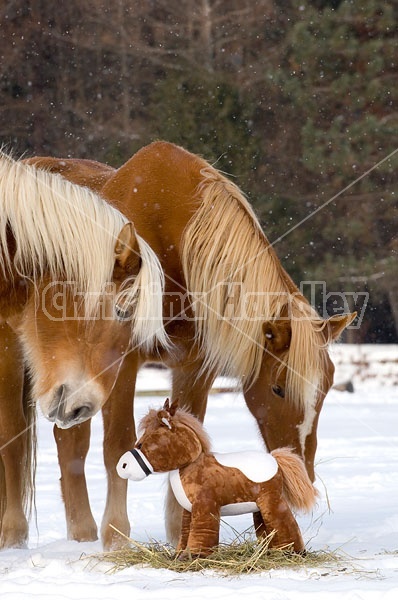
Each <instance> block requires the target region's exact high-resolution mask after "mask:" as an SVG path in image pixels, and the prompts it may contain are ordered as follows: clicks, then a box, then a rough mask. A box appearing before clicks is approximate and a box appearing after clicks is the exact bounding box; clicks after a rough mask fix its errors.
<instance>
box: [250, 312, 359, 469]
mask: <svg viewBox="0 0 398 600" xmlns="http://www.w3.org/2000/svg"><path fill="white" fill-rule="evenodd" d="M355 316H356V314H355V313H354V314H346V315H336V316H333V317H330V318H329V319H326V320H322V319H320V318H319V317H315V318H314V319H312V320H305V319H303V320H302V321H301V322H300V321H296V320H295V319H294V318H288V317H282V318H278V319H273V320H268V321H265V322H264V323H263V325H262V327H263V334H264V353H263V359H262V363H261V367H260V370H259V374H258V377H257V378H256V379H255V381H254V382H253V383H252V384H251V385H250V387H248V389H246V390H244V396H245V400H246V402H247V405H248V407H249V408H250V410H251V412H252V413H253V415H254V416H255V417H256V419H257V422H258V424H259V427H260V430H261V433H262V435H263V437H264V440H265V442H266V445H267V447H268V449H269V450H273V449H275V448H278V447H283V446H290V447H293V448H294V450H295V451H296V452H297V453H298V454H299V455H300V456H302V457H303V460H304V461H305V464H306V468H307V471H308V474H309V475H310V477H311V479H312V480H314V478H315V474H314V457H315V451H316V446H317V437H316V431H317V424H318V419H319V414H320V411H321V408H322V405H323V401H324V398H325V396H326V394H327V392H328V391H329V389H330V387H331V386H332V383H333V375H334V365H333V363H332V361H331V359H330V357H329V353H328V345H329V343H331V342H333V341H334V340H336V339H337V338H338V337H339V336H340V334H341V333H342V331H343V330H344V328H345V327H347V326H348V325H349V324H350V323H351V321H352V320H353V319H354V318H355ZM308 332H310V333H311V335H312V339H311V340H310V342H308V340H307V341H306V339H305V336H306V335H307V333H308ZM310 351H312V358H311V360H312V366H311V367H309V365H308V364H307V363H306V361H309V360H310Z"/></svg>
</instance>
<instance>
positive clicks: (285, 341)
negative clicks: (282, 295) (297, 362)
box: [263, 319, 292, 352]
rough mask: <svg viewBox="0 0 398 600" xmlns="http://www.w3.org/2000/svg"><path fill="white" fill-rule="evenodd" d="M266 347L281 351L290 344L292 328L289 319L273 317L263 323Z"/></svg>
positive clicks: (271, 350)
mask: <svg viewBox="0 0 398 600" xmlns="http://www.w3.org/2000/svg"><path fill="white" fill-rule="evenodd" d="M263 332H264V336H265V347H266V349H267V350H269V351H270V352H281V351H282V350H287V349H288V348H289V346H290V340H291V337H292V330H291V327H290V321H289V319H272V320H270V321H265V323H263Z"/></svg>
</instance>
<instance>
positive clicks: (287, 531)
mask: <svg viewBox="0 0 398 600" xmlns="http://www.w3.org/2000/svg"><path fill="white" fill-rule="evenodd" d="M256 502H257V505H258V507H259V509H260V512H261V516H262V519H263V522H264V529H265V532H266V533H267V534H269V533H271V532H272V531H275V535H274V536H273V538H272V540H271V542H270V548H283V547H286V546H289V545H292V547H293V550H294V551H295V552H302V551H303V550H304V542H303V538H302V536H301V533H300V529H299V526H298V524H297V521H296V519H295V518H294V516H293V513H292V511H291V510H290V507H289V505H288V504H287V502H286V500H285V499H284V498H283V496H282V480H281V477H280V475H278V474H277V475H275V477H274V478H273V479H272V480H271V481H268V482H267V484H266V486H265V488H264V489H263V491H262V493H261V495H260V496H259V497H258V498H257V500H256ZM260 532H261V529H260Z"/></svg>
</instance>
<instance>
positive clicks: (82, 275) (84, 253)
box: [0, 150, 167, 346]
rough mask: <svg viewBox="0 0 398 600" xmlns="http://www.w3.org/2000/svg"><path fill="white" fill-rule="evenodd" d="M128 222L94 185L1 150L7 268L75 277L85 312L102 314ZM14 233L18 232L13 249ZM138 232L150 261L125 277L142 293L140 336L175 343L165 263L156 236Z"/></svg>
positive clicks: (137, 308) (1, 265)
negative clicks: (164, 300) (155, 247)
mask: <svg viewBox="0 0 398 600" xmlns="http://www.w3.org/2000/svg"><path fill="white" fill-rule="evenodd" d="M126 222H127V218H126V217H125V216H124V215H123V214H122V213H121V212H120V211H118V210H117V209H116V208H114V207H113V206H111V205H110V204H108V203H107V202H106V201H105V200H103V199H102V198H101V197H99V196H98V195H97V194H95V193H94V192H92V191H90V190H89V189H87V188H84V187H81V186H79V185H76V184H73V183H71V182H69V181H67V180H66V179H64V178H63V177H62V176H61V175H58V174H55V173H51V172H48V171H46V170H42V169H36V168H35V167H34V166H31V165H28V164H26V163H23V162H20V161H16V160H14V159H13V158H12V157H11V156H9V155H7V154H6V153H4V152H3V151H1V150H0V272H2V274H3V276H4V277H6V278H11V277H12V271H13V268H14V269H15V270H16V271H17V272H18V273H19V274H20V275H21V276H22V277H27V278H29V279H30V280H31V281H32V282H33V283H34V284H37V283H38V282H39V281H40V279H41V278H42V277H43V276H49V277H50V279H51V280H52V281H61V282H73V283H74V285H75V286H76V288H77V291H78V292H79V297H80V298H81V300H82V304H83V306H84V310H85V315H86V316H90V315H92V314H95V313H96V311H97V309H98V305H99V303H100V302H101V296H102V294H103V293H104V292H105V291H106V287H107V284H109V283H110V282H112V276H113V269H114V264H115V250H114V249H115V244H116V240H117V238H118V235H119V233H120V231H121V229H122V228H123V226H124V224H125V223H126ZM9 233H11V234H12V236H13V238H14V239H15V255H14V254H13V255H12V256H11V255H10V251H9V247H8V242H9ZM137 240H138V244H139V247H140V253H141V259H142V268H141V270H140V272H139V274H138V276H137V277H136V278H133V279H130V280H128V281H127V282H125V285H124V288H125V290H126V288H127V289H128V291H129V295H130V296H131V297H132V298H134V299H135V302H134V316H133V318H132V323H133V326H134V329H133V331H134V335H135V340H136V341H139V342H140V343H143V344H145V345H146V346H149V345H152V344H153V342H154V340H157V341H159V342H160V343H162V344H163V343H165V344H167V336H166V334H165V332H164V328H163V319H162V305H161V300H159V296H160V298H161V294H162V292H163V289H164V274H163V270H162V268H161V266H160V263H159V260H158V259H157V257H156V255H155V253H154V252H153V251H152V250H151V248H150V247H149V246H148V244H147V243H146V242H145V241H144V240H143V239H142V238H140V237H139V236H137ZM149 290H151V291H149ZM154 290H155V291H154ZM155 292H156V293H155ZM158 292H159V293H158ZM136 324H137V327H136ZM147 324H148V327H149V329H148V327H146V325H147Z"/></svg>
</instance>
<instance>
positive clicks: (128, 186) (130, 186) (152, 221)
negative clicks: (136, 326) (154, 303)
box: [102, 142, 207, 290]
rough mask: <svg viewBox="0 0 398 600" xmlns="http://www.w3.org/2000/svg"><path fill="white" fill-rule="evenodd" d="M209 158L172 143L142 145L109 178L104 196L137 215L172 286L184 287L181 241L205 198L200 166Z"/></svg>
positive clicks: (136, 221) (130, 215) (137, 224)
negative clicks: (200, 187)
mask: <svg viewBox="0 0 398 600" xmlns="http://www.w3.org/2000/svg"><path fill="white" fill-rule="evenodd" d="M206 164H207V163H205V162H204V161H201V159H199V158H198V157H195V156H194V155H192V154H190V153H189V152H187V151H186V150H184V149H182V148H180V147H178V146H175V145H174V144H169V143H167V142H155V143H153V144H150V145H149V146H145V147H144V148H142V149H141V150H139V151H138V152H137V153H136V154H135V155H134V156H133V157H132V158H131V159H130V160H129V161H128V162H127V163H125V164H124V165H123V166H122V167H120V168H119V169H118V170H117V172H116V173H115V174H114V175H113V176H112V177H110V178H109V179H108V181H107V183H106V184H105V186H104V188H103V189H102V195H103V196H104V197H106V198H107V199H108V200H110V201H111V202H112V203H114V204H115V206H116V207H117V208H118V209H119V210H120V211H121V212H123V213H124V214H125V215H126V216H127V218H129V219H131V220H133V222H134V225H135V227H136V230H137V232H138V233H139V234H140V235H142V237H144V239H145V240H146V241H147V242H148V243H149V245H150V246H151V247H152V248H153V250H154V251H155V252H156V254H157V255H158V257H159V259H160V260H161V262H162V265H163V267H164V269H165V271H166V275H168V276H169V282H168V285H169V288H174V289H175V288H177V289H179V290H180V289H181V287H180V285H181V284H183V283H184V279H183V276H182V271H181V263H180V259H179V257H180V256H181V240H182V237H183V232H184V229H185V227H186V225H187V223H188V222H189V220H190V219H191V217H192V215H193V214H194V212H195V210H196V208H197V206H198V203H199V200H198V199H197V198H196V197H195V193H196V189H197V187H198V185H199V183H200V181H201V179H202V176H201V173H200V170H201V168H203V167H204V166H205V165H206Z"/></svg>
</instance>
